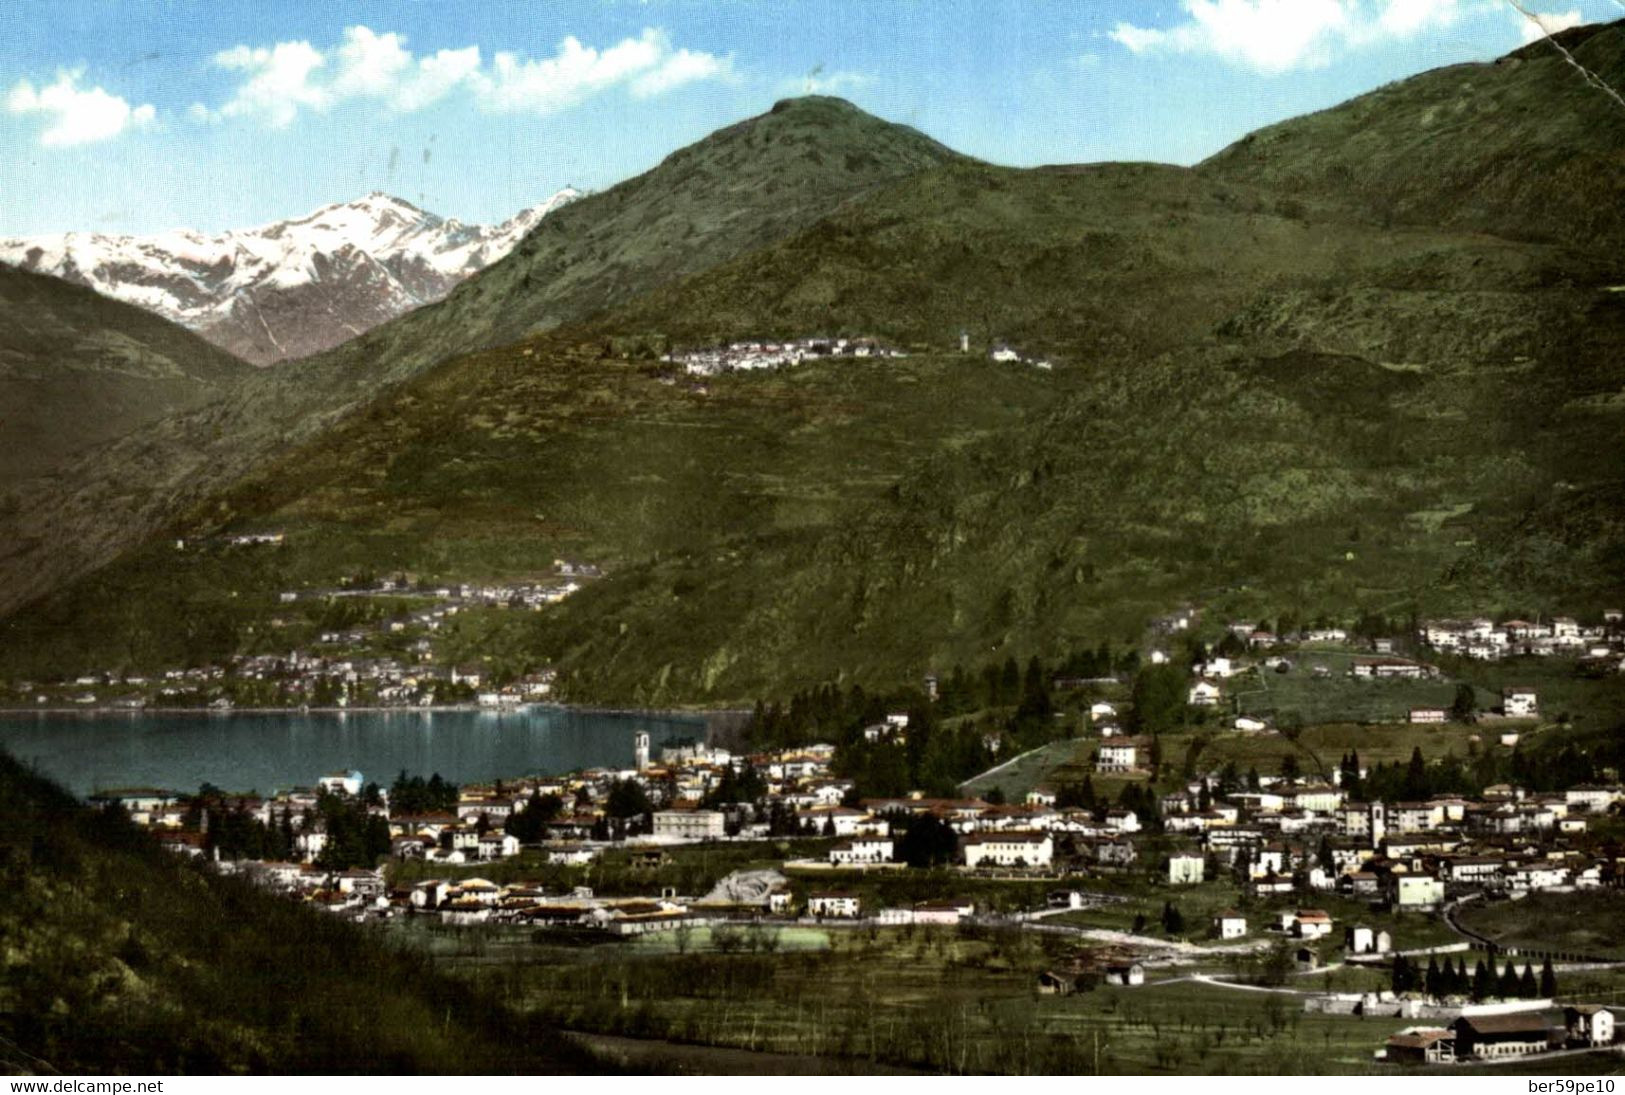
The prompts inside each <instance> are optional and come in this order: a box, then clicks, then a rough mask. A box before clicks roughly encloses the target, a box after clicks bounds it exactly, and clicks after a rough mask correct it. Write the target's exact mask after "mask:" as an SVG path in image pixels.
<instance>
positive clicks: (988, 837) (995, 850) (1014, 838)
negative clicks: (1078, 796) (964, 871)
mask: <svg viewBox="0 0 1625 1095" xmlns="http://www.w3.org/2000/svg"><path fill="white" fill-rule="evenodd" d="M964 850H965V866H967V867H1017V866H1020V867H1048V866H1049V865H1050V862H1051V861H1052V860H1053V859H1054V858H1055V842H1054V841H1053V840H1052V839H1051V838H1050V835H1049V834H1048V833H1038V832H1002V833H998V832H993V833H971V834H970V835H969V836H967V837H965V842H964Z"/></svg>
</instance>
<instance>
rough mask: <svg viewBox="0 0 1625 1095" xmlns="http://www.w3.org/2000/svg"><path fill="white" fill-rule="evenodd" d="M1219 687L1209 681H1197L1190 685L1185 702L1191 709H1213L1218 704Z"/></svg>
mask: <svg viewBox="0 0 1625 1095" xmlns="http://www.w3.org/2000/svg"><path fill="white" fill-rule="evenodd" d="M1220 695H1221V693H1220V691H1219V686H1218V685H1216V684H1213V683H1212V682H1210V681H1197V682H1196V683H1195V684H1193V685H1191V690H1190V693H1189V695H1188V696H1187V697H1186V698H1187V701H1188V702H1189V703H1190V705H1191V706H1192V707H1213V706H1215V705H1216V704H1217V703H1218V702H1219V696H1220Z"/></svg>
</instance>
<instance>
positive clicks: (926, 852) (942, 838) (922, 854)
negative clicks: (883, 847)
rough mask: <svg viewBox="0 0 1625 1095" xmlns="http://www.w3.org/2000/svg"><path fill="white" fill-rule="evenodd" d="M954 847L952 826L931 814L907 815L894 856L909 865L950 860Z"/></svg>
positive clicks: (931, 864)
mask: <svg viewBox="0 0 1625 1095" xmlns="http://www.w3.org/2000/svg"><path fill="white" fill-rule="evenodd" d="M958 851H959V836H958V834H956V833H955V832H954V830H953V826H951V825H949V824H948V823H947V822H946V821H943V820H942V819H941V818H939V817H936V816H934V815H931V814H921V815H919V816H918V817H913V818H910V819H909V822H908V825H907V826H906V827H905V828H904V830H903V838H902V839H901V840H899V841H898V842H897V858H898V859H900V860H902V861H903V862H904V863H907V864H908V865H909V866H910V867H920V868H926V867H937V866H941V865H943V864H945V863H951V862H953V859H954V856H955V855H956V854H957V853H958Z"/></svg>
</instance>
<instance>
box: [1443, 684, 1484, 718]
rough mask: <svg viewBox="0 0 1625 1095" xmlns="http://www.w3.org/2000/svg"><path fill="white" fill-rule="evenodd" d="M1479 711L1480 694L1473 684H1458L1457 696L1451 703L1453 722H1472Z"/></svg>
mask: <svg viewBox="0 0 1625 1095" xmlns="http://www.w3.org/2000/svg"><path fill="white" fill-rule="evenodd" d="M1477 713H1478V696H1477V694H1476V693H1475V692H1474V691H1473V686H1472V685H1470V684H1467V683H1465V682H1464V683H1462V684H1458V685H1456V698H1455V700H1454V702H1452V703H1451V704H1450V718H1451V721H1453V722H1472V721H1474V719H1475V717H1476V716H1477Z"/></svg>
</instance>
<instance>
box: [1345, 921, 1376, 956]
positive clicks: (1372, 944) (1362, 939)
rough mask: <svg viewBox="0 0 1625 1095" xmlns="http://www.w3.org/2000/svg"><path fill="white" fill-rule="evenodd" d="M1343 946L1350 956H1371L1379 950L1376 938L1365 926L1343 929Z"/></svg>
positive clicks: (1354, 925)
mask: <svg viewBox="0 0 1625 1095" xmlns="http://www.w3.org/2000/svg"><path fill="white" fill-rule="evenodd" d="M1343 946H1344V948H1345V949H1347V950H1348V952H1349V953H1350V954H1370V953H1371V952H1372V951H1374V950H1376V949H1377V941H1376V936H1375V935H1373V934H1372V932H1371V929H1370V928H1369V927H1367V926H1366V925H1364V924H1353V925H1350V926H1349V927H1346V928H1344V929H1343Z"/></svg>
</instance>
